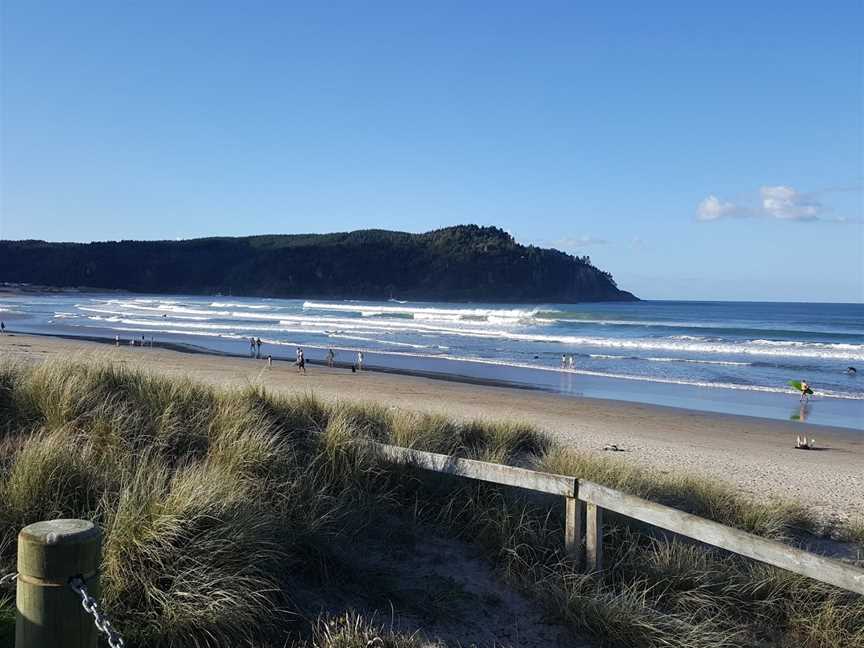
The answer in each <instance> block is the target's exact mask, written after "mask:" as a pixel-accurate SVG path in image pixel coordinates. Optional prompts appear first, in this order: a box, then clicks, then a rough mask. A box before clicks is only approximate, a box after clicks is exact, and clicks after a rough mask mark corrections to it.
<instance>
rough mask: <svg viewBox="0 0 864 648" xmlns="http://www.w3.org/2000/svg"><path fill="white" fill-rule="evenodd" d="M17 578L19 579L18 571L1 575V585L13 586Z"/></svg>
mask: <svg viewBox="0 0 864 648" xmlns="http://www.w3.org/2000/svg"><path fill="white" fill-rule="evenodd" d="M16 580H18V572H12V573H11V574H6V575H5V576H0V587H12V585H13V584H14V583H15V581H16Z"/></svg>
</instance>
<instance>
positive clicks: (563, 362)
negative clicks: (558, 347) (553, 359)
mask: <svg viewBox="0 0 864 648" xmlns="http://www.w3.org/2000/svg"><path fill="white" fill-rule="evenodd" d="M561 368H562V369H566V368H567V356H566V355H564V354H563V353H562V354H561Z"/></svg>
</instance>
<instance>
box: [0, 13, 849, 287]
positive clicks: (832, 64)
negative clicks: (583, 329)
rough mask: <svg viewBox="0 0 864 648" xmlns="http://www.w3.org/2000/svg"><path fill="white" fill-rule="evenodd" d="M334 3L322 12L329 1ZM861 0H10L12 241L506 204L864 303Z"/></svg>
mask: <svg viewBox="0 0 864 648" xmlns="http://www.w3.org/2000/svg"><path fill="white" fill-rule="evenodd" d="M324 5H326V6H324ZM862 33H864V3H862V2H861V1H860V0H858V1H852V2H843V1H839V2H831V3H804V2H800V3H790V2H788V0H787V1H784V2H772V1H766V2H758V3H754V2H718V3H703V2H692V1H691V2H662V3H642V2H629V3H628V2H615V3H577V2H572V0H567V1H563V2H545V1H538V2H531V3H528V2H518V3H516V2H505V1H502V0H499V1H497V2H481V1H477V2H450V1H437V2H427V3H406V2H384V1H381V2H375V3H368V2H334V3H302V4H301V3H288V2H273V3H267V2H248V3H239V2H215V1H214V2H192V1H189V2H182V3H181V2H173V1H172V2H160V1H156V0H151V1H149V2H142V3H131V2H100V1H96V0H92V1H90V2H86V3H80V2H76V3H72V2H60V1H55V2H41V1H38V0H26V1H23V0H4V1H3V2H2V3H0V238H2V239H13V240H14V239H23V238H35V239H46V240H51V241H91V240H120V239H176V238H190V237H200V236H216V235H223V236H242V235H251V234H264V233H303V232H330V231H346V230H353V229H365V228H385V229H397V230H402V231H411V232H422V231H428V230H430V229H436V228H440V227H446V226H449V225H454V224H458V223H478V224H481V225H497V226H499V227H502V228H503V229H505V230H507V231H508V232H510V233H512V234H513V236H515V237H516V239H517V240H519V241H520V242H523V243H531V244H535V245H540V246H549V247H557V248H559V249H562V250H565V251H567V252H571V253H573V254H578V255H589V256H590V257H591V259H592V261H593V262H594V263H595V265H598V266H599V267H601V268H603V269H605V270H608V271H610V272H611V273H612V274H613V275H614V277H615V278H616V280H617V281H618V284H619V286H621V287H622V288H624V289H627V290H630V291H632V292H634V293H635V294H637V295H638V296H640V297H643V298H649V299H740V300H795V301H864V224H862V220H864V197H862V196H864V194H862V185H864V168H862V167H864V127H862V121H864V105H862V85H864V65H862V43H864V39H862V37H861V34H862Z"/></svg>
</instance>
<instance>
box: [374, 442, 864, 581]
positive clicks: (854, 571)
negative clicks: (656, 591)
mask: <svg viewBox="0 0 864 648" xmlns="http://www.w3.org/2000/svg"><path fill="white" fill-rule="evenodd" d="M374 445H375V447H376V448H377V449H378V451H379V452H380V453H381V455H382V456H383V457H384V458H385V459H387V460H389V461H392V462H395V463H403V464H411V465H414V466H416V467H418V468H422V469H424V470H430V471H432V472H436V473H443V474H447V475H455V476H458V477H467V478H469V479H478V480H481V481H486V482H491V483H493V484H502V485H505V486H514V487H517V488H524V489H526V490H531V491H537V492H541V493H548V494H551V495H560V496H563V497H564V511H565V523H564V546H565V549H566V551H567V553H569V554H570V555H571V556H572V557H573V559H574V560H575V561H576V563H577V564H581V562H582V545H583V541H582V538H583V537H584V546H585V558H586V562H587V566H588V568H589V569H590V570H592V571H597V570H601V569H603V511H604V510H607V511H612V512H614V513H617V514H618V515H623V516H626V517H629V518H633V519H635V520H640V521H641V522H645V523H647V524H651V525H653V526H656V527H659V528H661V529H665V530H667V531H671V532H673V533H676V534H678V535H680V536H684V537H686V538H692V539H693V540H698V541H699V542H703V543H705V544H709V545H712V546H714V547H719V548H720V549H725V550H726V551H729V552H732V553H735V554H738V555H740V556H746V557H747V558H752V559H753V560H758V561H760V562H763V563H766V564H769V565H773V566H774V567H780V568H781V569H785V570H787V571H790V572H794V573H796V574H801V575H802V576H807V577H809V578H813V579H815V580H818V581H821V582H823V583H829V584H831V585H834V586H836V587H840V588H842V589H845V590H849V591H851V592H857V593H858V594H864V570H862V569H859V568H857V567H855V566H853V565H847V564H844V563H842V562H839V561H837V560H834V559H831V558H826V557H824V556H817V555H816V554H813V553H810V552H808V551H804V550H802V549H797V548H795V547H792V546H789V545H786V544H783V543H782V542H776V541H774V540H766V539H765V538H760V537H759V536H756V535H753V534H752V533H747V532H745V531H740V530H738V529H733V528H732V527H728V526H725V525H723V524H718V523H717V522H712V521H711V520H706V519H705V518H701V517H698V516H696V515H691V514H690V513H685V512H684V511H680V510H678V509H675V508H672V507H670V506H664V505H663V504H657V503H656V502H650V501H648V500H644V499H642V498H640V497H634V496H633V495H627V494H626V493H622V492H620V491H617V490H614V489H612V488H607V487H605V486H601V485H599V484H595V483H593V482H590V481H586V480H580V479H577V478H575V477H568V476H566V475H554V474H551V473H544V472H537V471H534V470H526V469H525V468H516V467H513V466H504V465H501V464H493V463H487V462H485V461H475V460H473V459H460V458H458V457H451V456H449V455H442V454H436V453H434V452H423V451H420V450H413V449H408V448H400V447H397V446H391V445H384V444H380V443H376V444H374ZM583 516H584V517H585V520H586V524H585V532H584V534H583V531H582V518H583Z"/></svg>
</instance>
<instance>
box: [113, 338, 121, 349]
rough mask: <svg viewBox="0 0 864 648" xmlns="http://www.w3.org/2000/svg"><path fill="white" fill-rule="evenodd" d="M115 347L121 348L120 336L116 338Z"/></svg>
mask: <svg viewBox="0 0 864 648" xmlns="http://www.w3.org/2000/svg"><path fill="white" fill-rule="evenodd" d="M114 346H118V347H119V346H120V336H119V335H115V336H114Z"/></svg>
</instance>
